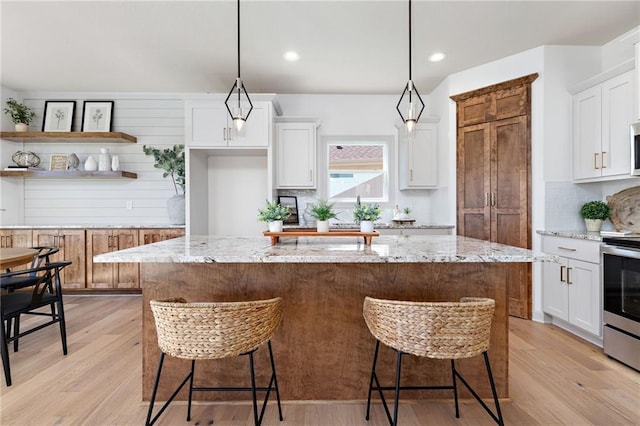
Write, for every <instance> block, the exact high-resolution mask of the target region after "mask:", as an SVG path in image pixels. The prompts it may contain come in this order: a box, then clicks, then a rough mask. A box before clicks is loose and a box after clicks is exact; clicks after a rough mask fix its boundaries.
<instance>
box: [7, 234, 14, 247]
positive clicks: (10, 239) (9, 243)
mask: <svg viewBox="0 0 640 426" xmlns="http://www.w3.org/2000/svg"><path fill="white" fill-rule="evenodd" d="M7 240H8V241H9V242H8V243H7V248H12V247H13V235H9V236H7Z"/></svg>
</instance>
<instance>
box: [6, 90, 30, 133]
mask: <svg viewBox="0 0 640 426" xmlns="http://www.w3.org/2000/svg"><path fill="white" fill-rule="evenodd" d="M4 113H5V114H7V115H8V116H9V117H11V121H13V124H15V125H16V132H26V131H27V127H28V126H29V124H30V123H31V122H32V121H33V119H34V118H35V117H36V113H35V112H33V111H31V109H30V108H29V107H28V106H26V105H24V104H21V103H20V102H18V101H16V100H15V99H13V98H8V99H7V106H6V108H5V109H4Z"/></svg>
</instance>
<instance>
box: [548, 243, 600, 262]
mask: <svg viewBox="0 0 640 426" xmlns="http://www.w3.org/2000/svg"><path fill="white" fill-rule="evenodd" d="M542 250H543V251H544V252H545V253H549V254H555V255H558V256H563V257H567V258H570V259H577V260H582V261H584V262H591V263H598V264H599V263H600V242H599V241H589V240H578V239H574V238H563V237H543V238H542Z"/></svg>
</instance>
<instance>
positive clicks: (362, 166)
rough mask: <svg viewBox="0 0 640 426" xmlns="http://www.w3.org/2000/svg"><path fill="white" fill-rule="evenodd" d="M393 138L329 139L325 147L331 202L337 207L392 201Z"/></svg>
mask: <svg viewBox="0 0 640 426" xmlns="http://www.w3.org/2000/svg"><path fill="white" fill-rule="evenodd" d="M392 140H393V139H392V138H383V137H371V138H366V137H364V138H353V137H349V138H340V137H328V138H327V139H326V144H325V149H326V151H325V159H326V164H327V168H326V171H327V175H326V183H327V198H328V199H329V200H330V201H332V202H337V203H354V202H355V201H356V198H357V196H360V201H361V202H367V203H370V202H376V203H386V202H388V201H389V164H390V161H389V152H390V146H391V143H392Z"/></svg>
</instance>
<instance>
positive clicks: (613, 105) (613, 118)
mask: <svg viewBox="0 0 640 426" xmlns="http://www.w3.org/2000/svg"><path fill="white" fill-rule="evenodd" d="M633 108H634V106H633V71H629V72H626V73H624V74H621V75H619V76H617V77H614V78H612V79H611V80H608V81H606V82H604V83H603V84H602V149H601V150H602V153H601V156H602V175H603V176H615V175H628V174H629V171H630V167H631V166H630V161H629V159H630V158H631V147H630V143H629V126H630V125H631V123H633V121H634V120H633V115H634V114H633V112H634V111H633Z"/></svg>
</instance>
